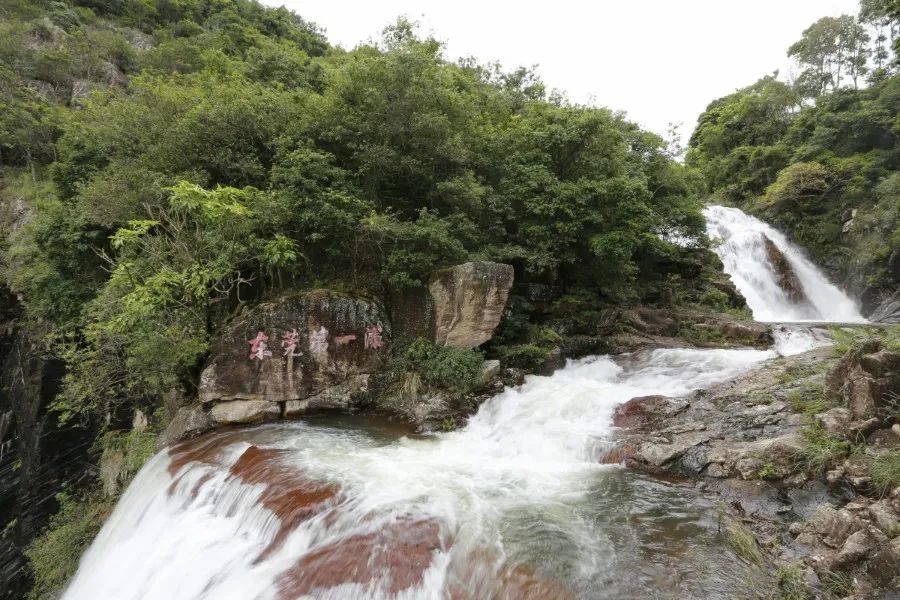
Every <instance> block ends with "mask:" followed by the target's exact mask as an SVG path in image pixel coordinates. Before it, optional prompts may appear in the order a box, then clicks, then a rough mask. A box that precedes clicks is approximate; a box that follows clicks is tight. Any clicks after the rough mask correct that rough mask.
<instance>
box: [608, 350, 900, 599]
mask: <svg viewBox="0 0 900 600" xmlns="http://www.w3.org/2000/svg"><path fill="white" fill-rule="evenodd" d="M621 360H623V361H628V360H629V358H628V357H623V358H622V359H621ZM898 367H900V353H897V352H894V351H890V350H887V349H885V348H884V346H883V344H882V342H880V341H879V340H877V339H870V340H868V341H865V342H861V343H857V344H855V345H854V346H853V347H852V348H851V349H849V350H847V351H846V353H844V354H843V355H842V356H841V355H840V353H839V352H837V351H835V350H833V349H832V348H830V347H823V348H818V349H815V350H812V351H808V352H805V353H802V354H799V355H796V356H790V357H779V358H773V359H771V360H769V361H767V362H765V363H763V364H762V366H761V367H760V368H758V369H755V370H754V371H752V372H750V373H747V374H744V375H741V376H739V377H737V378H735V379H733V380H731V381H728V382H725V383H722V384H719V385H717V386H714V387H712V388H710V389H707V390H700V391H697V392H694V393H692V394H690V395H688V396H686V397H680V398H669V397H665V396H648V397H638V398H633V399H631V400H629V401H628V402H625V403H624V404H622V405H621V406H619V407H618V409H617V410H616V412H615V415H614V424H615V425H616V426H617V427H618V428H619V429H618V433H617V441H616V443H615V444H613V445H611V446H610V447H609V449H608V451H607V453H606V455H605V458H604V459H603V460H604V461H605V462H612V463H615V462H622V463H624V464H625V465H626V466H627V467H629V468H631V469H635V470H638V471H641V472H645V473H651V474H654V475H656V476H665V477H672V476H674V477H677V478H680V479H685V480H687V481H692V482H694V483H695V485H696V486H697V487H698V488H701V489H705V490H710V491H715V492H717V493H718V494H719V496H720V498H721V500H722V502H723V507H724V509H723V514H724V515H725V516H724V517H723V518H724V519H725V520H726V521H727V523H726V525H724V526H725V527H726V528H727V529H728V532H729V533H728V535H729V536H730V539H731V540H732V542H733V544H734V545H735V546H736V550H738V551H739V553H740V554H742V555H743V556H744V557H745V558H746V559H747V560H748V561H751V562H759V563H767V564H772V565H774V566H775V567H777V573H778V577H777V579H778V583H779V585H780V588H781V591H780V592H778V593H775V594H774V596H773V597H779V595H778V594H779V593H781V594H782V595H781V596H780V597H790V598H813V597H815V598H819V597H823V598H828V597H833V598H844V597H852V598H883V597H884V598H888V597H897V596H896V590H898V589H900V537H898V534H900V521H898V519H900V487H896V486H897V479H896V473H895V472H894V473H893V476H892V475H891V473H892V471H891V469H893V470H894V471H896V469H897V464H898V460H897V459H898V451H900V424H898V422H897V416H898V415H897V398H898V393H900V368H898ZM892 477H893V478H892ZM890 590H893V592H891V591H890ZM791 593H793V594H795V595H790V594H791ZM891 594H894V595H891Z"/></svg>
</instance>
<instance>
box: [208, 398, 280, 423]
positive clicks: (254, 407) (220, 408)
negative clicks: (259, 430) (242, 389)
mask: <svg viewBox="0 0 900 600" xmlns="http://www.w3.org/2000/svg"><path fill="white" fill-rule="evenodd" d="M209 416H210V417H211V418H212V420H213V421H215V422H216V423H218V424H219V425H234V424H238V423H261V422H263V421H270V420H275V419H277V418H278V417H279V416H281V407H280V406H278V403H277V402H268V401H266V400H232V401H230V402H219V403H217V404H215V405H214V406H213V407H212V409H211V410H210V411H209Z"/></svg>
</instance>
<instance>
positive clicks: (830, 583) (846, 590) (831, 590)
mask: <svg viewBox="0 0 900 600" xmlns="http://www.w3.org/2000/svg"><path fill="white" fill-rule="evenodd" d="M819 579H820V580H821V581H822V589H823V590H824V591H825V592H826V593H827V594H828V595H829V596H830V597H831V598H846V597H847V596H849V595H850V594H851V593H852V592H853V579H851V578H850V576H849V575H847V574H846V573H835V572H834V571H829V572H828V573H825V574H824V575H822V576H821V577H820V578H819Z"/></svg>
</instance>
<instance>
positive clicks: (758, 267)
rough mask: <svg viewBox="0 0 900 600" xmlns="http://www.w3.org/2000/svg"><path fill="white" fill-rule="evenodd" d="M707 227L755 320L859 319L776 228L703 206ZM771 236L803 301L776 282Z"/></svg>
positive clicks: (853, 305)
mask: <svg viewBox="0 0 900 600" xmlns="http://www.w3.org/2000/svg"><path fill="white" fill-rule="evenodd" d="M704 215H705V216H706V225H707V232H708V234H709V237H710V238H711V239H712V240H713V241H714V242H716V246H715V251H716V253H717V254H718V255H719V258H721V259H722V263H723V265H724V266H725V272H726V273H728V275H730V276H731V279H732V281H733V282H734V284H735V286H736V287H737V289H738V291H739V292H740V293H741V294H743V296H744V298H746V299H747V305H748V306H749V307H750V310H751V311H753V318H754V319H756V320H757V321H768V322H792V321H798V322H799V321H828V322H842V323H861V322H865V319H864V318H863V317H862V315H861V314H860V313H859V308H858V307H857V305H856V303H855V302H854V301H853V300H851V299H850V298H849V297H847V295H846V294H844V293H843V292H842V291H841V290H840V289H838V288H837V287H836V286H835V285H834V284H832V283H831V282H829V281H828V279H827V277H825V275H824V274H823V273H822V271H821V270H819V269H818V268H816V266H815V265H814V264H812V262H810V261H809V259H808V258H806V256H805V255H804V253H803V251H802V250H801V249H800V248H798V247H797V246H796V245H794V244H792V243H791V242H790V241H789V240H788V239H787V238H786V237H785V236H784V234H782V233H781V232H779V231H778V230H777V229H775V228H773V227H771V226H769V225H767V224H766V223H763V222H762V221H760V220H759V219H756V218H754V217H751V216H750V215H747V214H745V213H743V212H741V211H740V210H738V209H737V208H727V207H724V206H709V207H707V208H706V209H705V210H704ZM767 238H768V239H769V240H771V243H772V244H774V245H775V246H776V247H777V249H778V250H779V251H780V253H781V255H783V256H784V258H785V259H786V260H787V263H788V265H789V267H790V269H791V270H792V271H793V273H794V274H795V275H796V279H797V280H798V281H799V284H800V286H801V287H802V291H803V293H804V295H805V301H802V302H798V301H797V300H796V299H792V298H791V297H790V294H789V293H788V292H787V291H785V289H784V288H783V286H782V285H780V284H779V282H778V274H777V273H776V271H775V269H774V268H773V265H772V263H771V260H770V257H769V255H768V254H767V248H766V239H767Z"/></svg>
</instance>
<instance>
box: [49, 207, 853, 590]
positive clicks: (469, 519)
mask: <svg viewBox="0 0 900 600" xmlns="http://www.w3.org/2000/svg"><path fill="white" fill-rule="evenodd" d="M707 218H708V220H709V228H710V232H711V234H712V235H713V236H714V237H719V238H721V239H722V242H721V244H719V246H718V252H719V253H720V256H721V257H722V260H723V262H724V264H725V267H726V270H727V271H728V272H729V274H730V275H731V276H732V278H733V279H734V281H735V283H736V285H737V286H738V288H739V289H740V291H741V292H742V293H743V294H744V295H745V296H746V297H747V300H748V303H749V304H750V306H751V308H752V310H753V311H754V315H755V316H756V318H758V319H764V320H769V321H799V320H827V321H858V320H861V317H860V316H859V313H858V312H857V311H856V308H855V306H854V304H853V302H852V301H851V300H850V299H848V298H846V296H843V294H841V292H840V291H839V290H838V289H837V288H835V287H834V286H832V285H831V284H829V283H828V281H827V280H826V279H825V278H824V277H823V276H822V275H821V273H819V272H818V271H817V270H816V269H815V268H814V267H813V266H812V265H811V264H810V263H809V262H808V261H806V259H804V258H803V257H802V255H801V253H800V252H799V251H798V250H797V249H796V248H794V247H793V246H791V245H790V243H789V242H787V240H785V239H784V237H783V236H781V235H780V234H778V232H777V231H774V230H772V229H771V228H768V227H767V226H766V225H765V224H763V223H761V222H759V221H756V220H755V219H752V218H751V217H748V216H746V215H744V214H743V213H740V211H737V210H736V209H726V208H721V207H712V208H710V209H708V210H707ZM760 233H765V235H766V236H767V237H768V238H769V239H770V240H772V242H773V243H775V244H776V245H778V247H779V249H780V250H781V252H782V253H783V254H784V255H785V256H786V257H787V260H788V261H789V262H790V263H791V265H792V266H793V268H794V270H795V272H796V275H797V276H798V278H799V279H800V281H801V283H802V285H803V286H804V288H805V292H806V294H807V296H808V298H809V299H810V303H809V304H808V305H805V306H798V305H796V304H794V303H791V302H789V301H788V300H786V299H785V298H783V297H781V296H779V294H778V291H779V289H780V288H779V287H778V286H777V285H776V284H775V282H774V279H775V277H776V274H775V273H774V272H773V271H772V269H771V268H769V267H768V266H767V263H766V262H765V248H764V242H763V241H762V238H761V236H760V235H759V234H760ZM782 294H783V291H782ZM776 338H777V340H778V341H777V343H776V346H775V347H774V348H773V349H771V350H753V349H730V350H724V349H714V350H694V349H658V350H652V351H647V352H642V353H639V354H637V355H634V356H630V357H628V358H627V359H626V360H621V359H618V360H617V359H615V358H612V357H605V356H604V357H591V358H586V359H582V360H577V361H570V362H569V364H568V365H567V366H566V367H565V368H564V369H562V370H560V371H557V372H556V373H555V374H554V375H552V376H549V377H541V376H530V377H529V378H528V379H527V380H526V382H525V384H524V385H522V386H520V387H519V388H516V389H511V388H510V389H507V390H505V391H504V392H503V393H502V394H500V395H498V396H495V397H494V398H492V399H490V400H489V401H487V402H486V403H485V404H483V405H482V406H481V407H480V409H479V411H478V413H477V414H476V415H474V416H473V417H472V418H471V419H470V421H469V423H468V424H467V425H466V426H465V427H464V428H463V429H461V430H459V431H455V432H450V433H441V434H435V435H429V436H415V435H412V434H410V433H409V432H405V431H401V430H397V428H391V427H388V426H386V425H384V424H379V423H376V422H371V421H366V420H365V419H364V418H360V417H353V418H351V417H345V418H336V417H328V418H327V419H310V420H307V421H305V422H294V423H280V424H277V425H269V426H261V427H256V428H248V429H239V430H231V431H225V432H221V433H218V434H215V435H211V436H207V437H204V438H201V439H199V440H194V441H190V442H187V443H183V444H181V445H178V446H176V447H174V448H171V449H170V450H168V451H163V452H161V453H159V454H158V455H157V456H156V457H154V458H153V459H152V460H151V461H150V462H149V463H148V464H147V465H146V466H145V467H144V469H143V470H142V471H141V473H140V474H139V475H138V476H137V478H136V479H135V480H134V482H133V483H132V484H131V486H130V487H129V489H128V490H127V492H126V493H125V495H124V496H123V497H122V499H121V501H120V502H119V504H118V506H117V508H116V509H115V511H114V512H113V514H112V515H111V516H110V518H109V520H108V521H107V523H106V525H105V526H104V528H103V530H102V531H101V533H100V534H99V536H98V537H97V539H96V540H95V542H94V543H93V545H92V546H91V548H90V549H89V550H88V552H87V553H86V554H85V556H84V558H83V559H82V562H81V565H80V569H79V571H78V574H77V575H76V577H75V578H74V580H73V581H72V583H71V584H70V586H69V588H68V589H67V590H66V592H65V595H64V598H65V600H88V599H90V600H97V599H108V600H137V599H146V600H193V599H209V600H221V599H235V600H244V599H246V600H253V599H260V600H262V599H271V600H276V599H282V600H289V599H291V600H292V599H295V598H304V597H313V598H335V599H344V598H410V599H412V598H435V599H438V598H453V599H466V598H479V599H481V598H485V599H486V598H509V599H519V598H535V599H537V598H542V599H543V598H649V597H653V598H691V597H703V598H733V597H738V596H741V595H742V593H743V592H744V591H746V589H747V586H748V585H750V584H749V583H748V581H749V579H750V578H748V577H747V569H748V568H749V567H748V566H747V565H746V564H745V563H743V562H741V561H740V560H739V559H738V558H737V557H736V556H734V554H733V553H732V552H731V551H730V550H728V549H727V547H726V545H725V543H724V541H723V540H722V536H721V535H719V534H718V532H717V523H716V514H717V506H716V499H715V498H714V497H712V496H706V495H704V494H703V493H701V492H699V491H697V490H696V489H695V488H693V487H691V486H685V485H680V484H678V483H672V482H666V481H660V480H655V479H650V478H646V477H644V476H642V475H639V474H636V473H633V472H629V471H626V470H624V469H622V468H621V467H620V466H618V465H605V464H601V459H602V457H603V456H604V453H605V452H606V450H607V449H608V448H609V446H610V440H611V435H612V432H613V426H612V422H611V421H612V413H613V410H614V408H615V407H616V406H617V405H618V404H620V403H622V402H624V401H626V400H628V399H630V398H633V397H636V396H647V395H651V394H665V395H668V396H676V395H682V394H687V393H689V392H691V391H692V390H695V389H699V388H705V387H708V386H711V385H713V384H716V383H718V382H721V381H724V380H727V379H729V378H732V377H734V376H736V375H739V374H741V373H743V372H746V371H748V370H750V369H752V368H753V367H754V366H755V365H757V364H759V363H760V362H761V361H763V360H766V359H768V358H772V357H774V356H776V355H778V354H791V353H796V352H800V351H803V350H805V349H808V348H810V347H812V346H814V345H816V344H819V343H821V341H817V340H816V339H815V338H814V336H813V335H812V334H810V333H809V332H807V331H806V329H805V328H799V327H793V328H785V329H784V330H782V331H778V332H776Z"/></svg>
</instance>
